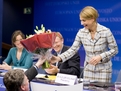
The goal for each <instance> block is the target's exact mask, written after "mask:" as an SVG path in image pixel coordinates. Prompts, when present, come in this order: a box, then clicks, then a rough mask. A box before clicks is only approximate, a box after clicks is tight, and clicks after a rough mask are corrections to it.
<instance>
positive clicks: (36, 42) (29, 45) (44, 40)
mask: <svg viewBox="0 0 121 91" xmlns="http://www.w3.org/2000/svg"><path fill="white" fill-rule="evenodd" d="M34 31H35V33H36V34H34V35H29V36H27V38H26V39H24V40H22V41H21V44H22V45H23V46H24V47H25V48H26V49H27V51H29V52H30V53H32V55H33V57H32V58H33V59H39V58H40V57H42V56H45V57H46V59H48V60H49V59H50V58H51V57H52V54H51V50H52V49H51V48H52V46H53V43H54V41H55V37H56V36H55V32H51V30H47V31H45V27H43V25H41V30H38V26H36V29H35V30H34ZM42 67H43V68H47V67H49V63H48V61H45V63H44V64H43V66H42Z"/></svg>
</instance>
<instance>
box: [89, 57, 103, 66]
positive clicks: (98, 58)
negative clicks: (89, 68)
mask: <svg viewBox="0 0 121 91" xmlns="http://www.w3.org/2000/svg"><path fill="white" fill-rule="evenodd" d="M101 59H102V58H101V56H100V55H98V56H95V57H92V58H91V60H90V61H89V64H92V65H97V64H98V63H99V62H100V61H101Z"/></svg>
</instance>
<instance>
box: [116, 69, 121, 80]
mask: <svg viewBox="0 0 121 91" xmlns="http://www.w3.org/2000/svg"><path fill="white" fill-rule="evenodd" d="M116 82H121V70H120V71H119V73H118V77H117V80H116Z"/></svg>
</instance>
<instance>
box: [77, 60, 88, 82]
mask: <svg viewBox="0 0 121 91" xmlns="http://www.w3.org/2000/svg"><path fill="white" fill-rule="evenodd" d="M88 64H89V63H88V62H87V63H86V65H85V67H84V68H83V70H82V72H81V74H80V78H79V81H78V83H82V81H81V76H82V75H83V73H84V69H85V68H86V67H87V65H88Z"/></svg>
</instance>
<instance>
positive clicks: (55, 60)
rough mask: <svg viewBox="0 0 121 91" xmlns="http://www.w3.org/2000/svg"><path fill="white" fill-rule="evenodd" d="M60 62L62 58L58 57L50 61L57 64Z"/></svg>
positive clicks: (53, 57)
mask: <svg viewBox="0 0 121 91" xmlns="http://www.w3.org/2000/svg"><path fill="white" fill-rule="evenodd" d="M59 61H61V58H60V57H58V56H54V55H53V56H52V58H51V60H49V62H50V63H52V64H53V63H56V62H59Z"/></svg>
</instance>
